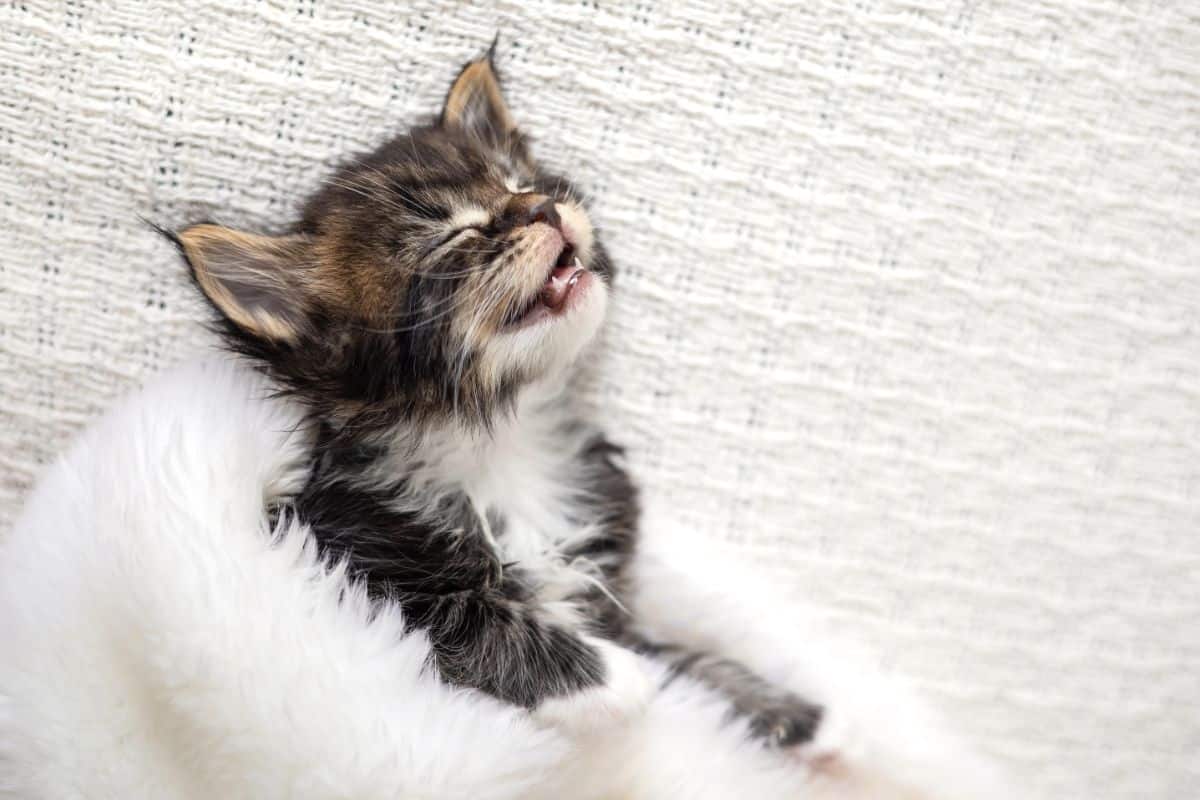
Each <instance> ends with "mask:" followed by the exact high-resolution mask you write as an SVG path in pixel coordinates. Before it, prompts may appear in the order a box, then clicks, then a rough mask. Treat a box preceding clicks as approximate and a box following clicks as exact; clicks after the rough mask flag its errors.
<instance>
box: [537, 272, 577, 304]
mask: <svg viewBox="0 0 1200 800" xmlns="http://www.w3.org/2000/svg"><path fill="white" fill-rule="evenodd" d="M583 271H584V270H583V267H580V266H577V265H576V264H570V265H568V266H565V267H557V268H555V270H554V272H551V273H550V277H549V278H547V279H546V285H545V286H543V287H542V302H543V303H545V304H546V305H547V306H549V308H550V310H551V311H557V310H558V309H560V308H562V304H563V303H565V302H566V301H567V295H569V294H570V293H571V287H573V286H574V285H575V284H576V283H578V282H579V276H580V275H581V274H582V273H583Z"/></svg>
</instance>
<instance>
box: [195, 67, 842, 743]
mask: <svg viewBox="0 0 1200 800" xmlns="http://www.w3.org/2000/svg"><path fill="white" fill-rule="evenodd" d="M173 239H174V241H175V242H176V244H177V245H178V246H179V248H180V250H181V251H182V253H183V255H184V257H185V259H186V260H187V263H188V265H189V266H190V269H191V273H192V276H193V277H194V280H195V283H196V285H197V286H198V287H199V289H200V290H201V292H202V293H203V295H204V296H205V297H206V298H207V299H208V301H209V302H210V304H211V305H212V307H213V308H214V309H215V311H216V312H217V317H218V324H219V327H220V330H221V332H222V334H223V336H224V338H225V341H226V342H227V343H228V345H229V346H230V347H231V348H232V349H234V350H235V351H237V352H239V353H242V354H244V355H245V356H248V357H249V358H251V359H253V360H254V361H255V362H257V363H258V364H260V365H261V366H262V367H263V368H264V369H265V371H266V372H267V374H268V375H269V376H270V377H271V378H272V379H273V380H274V381H275V382H276V383H277V384H278V385H279V387H280V388H281V389H282V390H283V391H286V392H287V393H289V394H291V395H293V396H294V397H295V398H297V399H298V400H300V401H301V402H302V403H303V404H304V406H305V408H306V409H307V415H308V420H309V427H310V429H311V431H312V436H313V450H312V462H311V472H310V474H309V477H308V481H307V485H306V486H305V487H304V488H303V490H302V491H301V492H300V493H299V494H298V495H297V496H295V497H294V498H292V500H291V502H290V503H289V504H288V506H287V507H285V508H283V509H281V510H280V513H285V514H295V515H297V516H298V517H299V518H300V519H301V520H303V521H304V522H306V523H307V524H308V525H309V526H310V527H311V530H312V536H313V537H314V538H315V540H316V541H317V542H318V543H319V546H320V547H321V548H322V550H323V552H324V553H325V554H326V555H327V556H328V558H330V559H331V560H345V562H346V563H347V565H348V567H349V570H350V571H351V573H352V574H353V575H354V576H356V577H357V578H358V579H360V580H361V581H363V582H365V584H366V586H367V587H368V590H369V591H370V592H371V593H372V594H373V595H374V596H375V597H377V598H379V599H380V600H386V601H394V602H397V603H399V604H400V605H401V607H402V608H403V610H404V614H405V618H406V620H407V624H408V625H409V626H410V627H411V628H416V629H421V630H423V631H424V632H425V633H426V634H427V635H428V638H429V641H430V645H431V649H432V660H433V665H434V666H435V667H436V669H437V670H438V671H439V673H440V675H441V677H442V678H443V679H444V680H445V681H446V682H448V683H450V684H454V685H460V686H465V687H473V688H475V689H479V690H482V691H484V692H487V693H489V694H491V695H494V696H495V697H498V698H501V699H503V700H505V701H507V702H509V703H513V704H516V705H519V706H523V707H525V708H527V709H530V710H531V711H533V712H535V713H536V714H537V715H539V716H541V717H542V718H543V719H546V720H549V721H551V722H554V723H557V724H561V725H563V726H566V727H567V728H571V727H576V728H578V727H580V726H591V725H595V724H598V723H600V722H602V721H603V720H604V719H606V718H612V717H622V716H624V715H628V714H633V713H636V712H637V710H638V709H639V708H640V707H641V705H642V704H643V703H644V702H645V701H646V699H647V697H648V694H649V693H650V692H652V691H653V690H654V687H653V686H651V685H649V683H648V681H647V679H646V678H645V677H644V673H643V668H642V666H641V661H640V659H642V658H654V659H659V660H661V661H664V662H666V663H668V664H669V666H670V670H669V671H668V673H667V674H668V677H667V679H666V680H668V681H669V680H672V679H674V677H675V676H677V675H680V674H686V675H688V676H690V677H691V678H692V679H694V680H697V681H700V682H701V683H704V684H706V685H708V686H709V687H711V688H713V689H715V690H717V691H718V692H720V693H722V694H723V695H724V696H725V697H727V699H728V701H729V704H730V713H731V714H732V715H739V716H742V717H744V718H746V719H747V720H748V721H749V722H750V727H751V729H752V730H753V731H755V732H756V733H757V734H758V735H759V736H761V738H762V740H763V741H764V742H765V743H769V744H772V745H776V746H792V745H797V744H801V743H804V742H806V741H809V740H810V739H811V738H812V736H813V734H814V731H815V729H816V727H817V725H818V723H819V721H820V719H821V710H820V709H819V708H818V707H816V706H815V705H813V704H811V703H809V702H806V701H805V700H804V699H802V698H800V697H797V696H795V695H793V694H791V693H790V692H788V691H785V690H783V689H780V688H776V687H775V686H772V685H771V684H769V683H768V682H766V681H765V680H763V679H761V678H759V677H758V676H757V675H755V674H754V673H753V672H751V671H750V670H749V669H747V668H746V667H744V666H742V665H740V664H739V663H737V662H736V661H733V660H730V659H728V658H724V657H721V656H718V655H714V654H708V653H704V652H698V651H693V650H690V649H688V648H687V647H684V646H680V645H677V644H674V643H672V642H662V641H653V640H650V639H648V638H646V637H645V636H643V635H641V634H639V633H638V625H637V620H635V619H631V618H630V616H629V614H628V613H627V612H626V610H625V604H623V603H622V597H623V595H624V594H625V593H626V591H627V590H628V586H627V580H628V575H627V569H626V567H627V565H628V563H629V561H630V558H631V556H632V554H633V552H634V548H635V547H636V542H637V533H638V499H637V491H636V489H635V487H634V485H633V483H632V482H631V480H630V477H629V475H628V474H627V473H626V472H625V470H624V469H623V467H622V466H621V449H620V448H619V447H617V446H616V445H614V444H613V443H611V442H610V441H609V440H608V439H607V438H606V437H605V436H604V434H603V433H602V432H601V431H600V430H599V429H598V428H596V427H595V426H594V424H593V423H592V422H591V421H590V420H588V419H586V418H584V417H582V416H580V415H579V414H578V413H577V412H576V411H575V410H574V408H573V407H572V405H571V401H570V397H569V396H568V393H567V390H566V385H567V379H568V378H569V376H570V375H571V372H572V370H573V368H574V367H575V365H576V364H577V363H578V362H579V361H580V360H581V358H583V357H584V356H583V354H584V352H585V348H586V346H587V345H588V343H589V342H590V341H591V340H592V339H593V337H594V336H595V334H596V332H597V331H598V329H599V328H600V326H601V324H602V322H603V319H604V315H605V307H606V304H607V302H608V296H609V293H610V291H611V288H612V283H613V278H614V270H613V266H612V263H611V262H610V260H609V258H608V255H607V253H606V252H605V249H604V246H603V245H602V244H601V242H600V241H599V240H598V238H597V236H596V232H595V230H594V228H593V226H592V224H591V222H590V220H589V217H588V214H587V211H586V209H585V207H584V205H583V204H582V203H581V202H580V200H579V199H578V194H577V193H576V191H575V190H574V189H573V188H572V185H571V183H570V182H569V181H568V180H567V179H565V178H564V177H562V176H560V175H555V174H551V173H549V172H548V171H546V170H544V169H543V168H542V167H541V166H540V165H539V164H538V163H537V162H536V161H535V160H534V158H533V156H532V154H531V151H530V146H529V142H528V140H527V138H526V137H525V135H524V134H522V133H521V132H520V131H519V130H518V129H517V127H516V125H515V124H514V122H513V119H512V117H511V115H510V113H509V110H508V107H507V105H506V104H505V101H504V98H503V96H502V94H501V90H500V83H499V79H498V77H497V73H496V70H495V67H494V64H493V59H492V52H491V51H489V53H488V54H487V55H486V56H485V57H483V58H481V59H479V60H476V61H473V62H471V63H469V64H467V65H466V66H465V67H464V68H463V69H462V71H461V72H460V73H459V75H458V77H457V78H456V79H455V81H454V82H453V85H452V86H451V88H450V90H449V92H448V94H447V96H446V99H445V103H444V107H443V108H442V111H441V114H440V116H439V117H438V118H437V119H436V120H435V121H433V122H431V123H429V124H426V125H423V126H420V127H416V128H413V129H412V130H410V131H409V132H407V133H405V134H402V135H400V136H397V137H396V138H394V139H392V140H391V141H389V142H387V143H385V144H383V145H382V146H381V147H379V148H378V149H377V150H375V151H374V152H371V153H368V154H366V155H363V156H362V157H360V158H356V159H352V160H350V161H348V162H346V163H345V164H344V165H343V166H342V167H341V168H340V169H339V170H338V171H337V172H336V174H334V176H333V177H332V178H330V179H329V180H327V181H326V182H325V183H324V185H323V186H321V187H320V189H319V190H318V191H317V192H316V193H315V194H314V195H313V196H312V197H311V198H309V199H308V201H307V203H306V204H305V205H304V207H303V212H302V214H301V218H300V221H299V222H298V223H297V224H296V225H295V226H294V227H293V228H292V229H290V230H289V231H287V232H286V233H283V234H281V235H278V236H264V235H258V234H251V233H243V232H239V231H234V230H230V229H228V228H224V227H220V226H218V225H213V224H198V225H194V226H192V227H189V228H187V229H185V230H183V231H181V232H179V233H178V234H177V235H174V236H173Z"/></svg>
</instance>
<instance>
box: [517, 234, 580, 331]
mask: <svg viewBox="0 0 1200 800" xmlns="http://www.w3.org/2000/svg"><path fill="white" fill-rule="evenodd" d="M587 277H588V271H587V269H586V268H585V267H584V266H583V264H582V263H581V262H580V261H579V256H577V255H575V247H574V246H573V245H572V244H570V243H569V242H568V243H565V244H564V245H563V248H562V251H561V252H559V254H558V258H557V259H555V260H554V263H553V264H551V265H550V269H549V271H548V273H547V275H546V282H545V283H543V284H542V289H541V291H540V292H538V293H537V294H536V295H534V296H533V297H532V298H530V300H529V302H528V303H526V304H525V305H524V306H522V307H519V308H517V309H514V310H513V311H512V312H510V313H509V315H508V316H507V317H506V318H505V320H504V327H506V328H520V327H524V326H526V325H530V324H533V323H534V322H537V321H538V320H540V319H544V318H545V317H547V316H553V315H557V314H562V313H563V312H565V311H566V309H567V307H568V305H569V304H570V300H571V297H572V296H573V295H574V294H576V293H577V292H578V291H579V288H580V283H581V282H584V280H585V279H586V278H587Z"/></svg>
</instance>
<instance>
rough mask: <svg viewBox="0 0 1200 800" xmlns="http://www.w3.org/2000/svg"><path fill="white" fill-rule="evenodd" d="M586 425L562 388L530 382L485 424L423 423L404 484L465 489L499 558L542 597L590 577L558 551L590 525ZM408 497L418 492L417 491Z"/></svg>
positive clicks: (425, 491) (590, 530) (569, 590)
mask: <svg viewBox="0 0 1200 800" xmlns="http://www.w3.org/2000/svg"><path fill="white" fill-rule="evenodd" d="M592 433H593V431H591V430H589V429H588V428H587V426H583V425H580V424H578V422H577V421H576V420H575V418H574V417H573V416H572V414H571V410H570V407H569V405H568V404H567V403H566V402H565V400H564V399H563V397H562V394H561V389H557V388H549V387H545V386H539V385H534V386H531V387H529V388H527V389H526V390H525V391H524V392H523V394H522V395H521V397H520V398H519V400H518V402H517V404H516V409H515V412H514V413H513V414H511V415H508V416H504V417H502V418H498V419H497V420H496V422H495V425H494V427H493V428H492V429H491V430H489V431H481V430H464V429H462V428H459V427H447V428H445V429H441V430H438V431H436V432H433V433H427V434H426V435H425V436H424V438H423V439H422V442H421V444H420V445H419V447H418V448H417V449H416V452H415V454H414V453H412V451H411V450H409V454H408V455H406V457H405V460H406V461H407V462H408V463H407V465H406V466H407V470H408V471H409V474H410V478H409V486H410V490H411V491H413V492H414V493H415V494H416V495H417V496H419V497H423V498H424V501H425V502H428V498H429V497H431V496H436V495H438V494H441V493H444V492H453V493H458V492H461V493H463V494H465V495H466V496H467V498H468V499H469V500H470V502H471V505H472V506H473V507H474V509H475V512H476V514H477V515H478V517H479V519H480V520H481V522H482V525H483V528H484V531H485V535H486V536H488V537H489V538H491V539H492V542H493V544H494V546H495V547H496V548H497V551H498V555H499V557H500V559H501V561H502V562H504V563H507V564H516V565H518V566H519V567H520V568H521V569H522V570H523V572H524V573H525V574H526V575H528V576H529V577H530V578H531V579H532V580H533V581H534V582H535V583H536V585H537V588H538V592H539V594H540V595H541V596H542V597H543V599H544V600H547V601H553V600H558V599H562V598H563V597H566V596H569V595H570V594H573V593H575V592H578V591H579V590H580V589H582V588H585V587H586V586H587V585H589V584H595V582H596V580H597V579H598V574H599V573H598V571H597V570H596V569H594V568H593V566H592V565H591V564H589V563H587V562H585V561H583V560H581V559H578V558H576V559H569V558H567V557H566V556H565V555H564V553H565V552H567V551H569V550H570V549H571V547H572V546H573V545H575V544H578V543H580V542H581V541H583V540H586V539H587V538H588V537H590V536H592V535H593V534H594V533H595V532H596V527H595V525H594V524H593V523H590V522H589V521H588V520H587V513H586V512H587V508H588V503H587V500H588V492H589V490H588V486H587V476H586V473H585V465H583V464H581V463H580V460H579V454H580V452H581V450H582V449H583V446H584V444H585V442H586V441H587V439H588V437H589V436H590V435H591V434H592ZM413 499H417V498H416V497H414V498H413Z"/></svg>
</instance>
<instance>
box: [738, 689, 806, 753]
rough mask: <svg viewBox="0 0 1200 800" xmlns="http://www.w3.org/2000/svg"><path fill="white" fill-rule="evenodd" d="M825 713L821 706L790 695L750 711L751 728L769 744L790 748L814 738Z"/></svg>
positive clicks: (748, 716) (748, 715)
mask: <svg viewBox="0 0 1200 800" xmlns="http://www.w3.org/2000/svg"><path fill="white" fill-rule="evenodd" d="M823 716H824V712H823V709H822V708H821V707H820V706H816V705H813V704H812V703H809V702H806V701H804V700H801V699H800V698H799V697H796V696H794V695H789V696H787V697H784V698H775V699H774V702H772V703H769V704H763V705H762V706H760V707H758V708H753V709H749V710H748V711H747V721H748V722H749V724H750V730H751V731H752V732H753V733H754V735H755V736H756V737H758V738H759V739H761V740H763V741H764V742H766V743H767V744H768V745H769V746H772V747H780V748H791V747H799V746H802V745H806V744H809V743H811V742H812V740H813V737H814V736H815V735H816V732H817V728H818V726H819V725H820V724H821V719H822V717H823Z"/></svg>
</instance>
